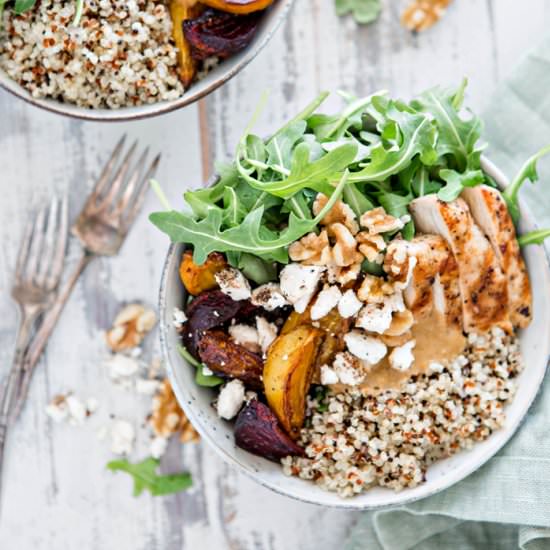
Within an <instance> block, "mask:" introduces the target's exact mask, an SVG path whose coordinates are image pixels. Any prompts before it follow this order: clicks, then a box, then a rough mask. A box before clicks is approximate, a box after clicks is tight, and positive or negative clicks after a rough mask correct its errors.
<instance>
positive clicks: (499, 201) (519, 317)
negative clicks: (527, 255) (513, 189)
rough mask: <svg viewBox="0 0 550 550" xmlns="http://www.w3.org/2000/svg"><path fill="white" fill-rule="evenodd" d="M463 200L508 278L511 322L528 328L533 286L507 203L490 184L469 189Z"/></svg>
mask: <svg viewBox="0 0 550 550" xmlns="http://www.w3.org/2000/svg"><path fill="white" fill-rule="evenodd" d="M461 197H462V198H463V199H464V200H465V201H466V202H467V203H468V206H469V208H470V212H471V213H472V216H473V217H474V220H475V222H476V223H477V225H479V227H480V228H481V230H482V231H483V232H484V233H485V235H487V237H488V239H489V241H490V242H491V244H492V245H493V250H494V251H495V254H496V257H497V258H498V260H499V262H500V266H501V268H502V271H504V274H505V275H506V277H507V280H508V300H509V303H510V320H511V321H512V324H513V325H514V326H517V327H526V326H527V325H528V324H529V322H530V321H531V311H532V296H531V285H530V283H529V276H528V274H527V268H526V267H525V262H524V261H523V258H522V256H521V251H520V248H519V244H518V241H517V238H516V229H515V227H514V222H513V221H512V218H511V217H510V214H509V213H508V208H507V207H506V203H505V202H504V199H503V198H502V195H501V194H500V192H499V191H497V190H496V189H493V188H492V187H489V186H487V185H478V186H477V187H471V188H469V189H465V190H464V191H463V192H462V195H461Z"/></svg>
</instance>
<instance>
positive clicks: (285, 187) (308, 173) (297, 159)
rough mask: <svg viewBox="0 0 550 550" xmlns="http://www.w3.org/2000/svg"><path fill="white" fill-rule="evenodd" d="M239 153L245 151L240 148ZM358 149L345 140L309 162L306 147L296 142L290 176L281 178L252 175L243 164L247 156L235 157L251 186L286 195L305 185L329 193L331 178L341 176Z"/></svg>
mask: <svg viewBox="0 0 550 550" xmlns="http://www.w3.org/2000/svg"><path fill="white" fill-rule="evenodd" d="M240 152H241V155H246V151H244V150H243V149H242V148H241V151H240ZM356 153H357V146H356V145H354V144H351V143H346V144H344V145H341V146H340V147H338V148H336V149H334V150H333V151H330V152H329V153H327V154H326V155H324V156H323V157H321V158H320V159H319V160H317V161H314V162H310V159H309V147H308V145H307V144H305V143H301V144H299V145H297V146H296V147H295V149H294V152H293V155H292V161H291V168H290V173H289V176H288V177H287V178H285V179H282V180H276V181H268V182H263V181H261V180H260V179H258V178H257V177H253V176H252V174H253V173H254V170H253V169H252V170H251V169H250V168H246V167H245V166H244V164H243V161H244V162H247V161H248V159H247V158H246V156H244V157H243V158H241V156H240V155H239V156H238V157H237V161H236V162H237V168H238V170H239V173H240V174H241V177H242V178H243V179H244V180H245V181H246V182H247V183H248V184H249V185H251V186H252V187H254V188H256V189H259V190H260V191H266V192H268V193H270V194H271V195H275V196H277V197H282V198H288V197H291V196H292V195H294V194H295V193H297V192H298V191H301V190H302V189H304V188H309V189H315V190H316V191H320V192H322V193H325V194H326V195H328V194H330V191H328V192H327V190H330V189H331V186H330V182H331V181H334V180H337V179H339V178H340V177H341V174H342V172H343V171H344V170H345V169H346V168H347V167H348V166H349V165H350V164H351V162H352V161H353V159H354V158H355V155H356Z"/></svg>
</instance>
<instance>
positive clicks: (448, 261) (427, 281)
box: [384, 235, 462, 328]
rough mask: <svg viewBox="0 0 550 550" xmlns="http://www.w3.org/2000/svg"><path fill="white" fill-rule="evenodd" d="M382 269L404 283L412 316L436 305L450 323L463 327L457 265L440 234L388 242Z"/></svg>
mask: <svg viewBox="0 0 550 550" xmlns="http://www.w3.org/2000/svg"><path fill="white" fill-rule="evenodd" d="M411 257H414V258H415V261H414V270H413V271H412V275H410V276H409V277H408V269H409V265H410V260H409V258H411ZM384 269H385V271H386V272H387V273H388V274H389V275H390V276H391V277H392V278H393V279H394V280H397V281H400V282H403V283H406V287H405V289H404V291H403V295H404V298H405V303H406V305H407V308H408V309H410V310H411V311H412V313H413V314H414V316H415V318H419V317H423V316H425V315H427V314H429V313H430V312H431V311H432V310H433V309H435V311H437V312H439V313H441V314H443V315H445V317H446V319H447V322H448V323H449V324H453V325H456V326H458V327H460V328H462V300H461V297H460V288H459V283H458V278H459V277H458V265H457V263H456V261H455V258H454V256H453V253H452V252H451V249H450V248H449V245H448V244H447V242H446V241H445V239H444V238H443V237H441V236H440V235H417V236H416V237H414V239H412V240H411V241H405V240H402V239H394V240H393V241H391V243H390V244H389V245H388V249H387V253H386V256H385V260H384ZM407 278H408V279H409V280H407Z"/></svg>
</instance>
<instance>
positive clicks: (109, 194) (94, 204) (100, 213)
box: [0, 136, 160, 460]
mask: <svg viewBox="0 0 550 550" xmlns="http://www.w3.org/2000/svg"><path fill="white" fill-rule="evenodd" d="M124 142H125V136H124V137H123V138H122V139H121V140H120V141H119V143H118V145H117V146H116V147H115V150H114V151H113V153H112V155H111V158H110V159H109V161H108V162H107V164H106V166H105V168H104V169H103V172H102V173H101V175H100V177H99V180H98V181H97V183H96V185H95V187H94V189H93V191H92V193H91V195H90V196H89V197H88V199H87V201H86V203H85V204H84V207H83V209H82V211H81V212H80V214H79V216H78V218H77V219H76V221H75V223H74V224H73V226H72V227H71V232H72V233H73V235H75V236H76V237H77V238H78V239H79V241H80V244H81V246H82V249H83V254H82V256H81V258H80V260H79V262H78V264H77V266H76V267H75V269H74V271H73V272H72V273H71V275H70V277H69V278H68V279H67V282H66V283H65V284H64V285H63V287H62V288H61V290H60V292H59V294H58V296H57V298H56V300H55V302H54V304H53V305H52V307H51V308H50V309H49V310H48V313H47V314H46V315H45V316H44V319H43V322H42V324H41V326H40V329H39V330H38V331H37V333H36V336H35V338H34V339H33V342H32V343H31V345H30V347H29V350H28V352H27V354H26V356H25V363H24V376H23V380H22V383H21V387H20V390H19V393H18V396H17V405H16V408H15V414H14V418H16V417H17V416H18V415H19V413H20V412H21V409H22V407H23V405H24V403H25V401H26V397H27V394H28V390H29V385H30V381H31V378H32V374H33V372H34V369H35V367H36V364H37V362H38V359H39V358H40V355H41V354H42V351H43V350H44V348H45V347H46V343H47V341H48V338H49V337H50V335H51V333H52V331H53V329H54V327H55V324H56V323H57V320H58V319H59V315H60V314H61V311H62V310H63V307H64V306H65V304H66V303H67V300H68V299H69V296H70V294H71V291H72V290H73V288H74V285H75V283H76V281H77V280H78V278H79V277H80V275H81V274H82V272H83V271H84V269H86V267H87V266H88V265H89V263H90V262H91V261H92V260H93V259H94V258H96V257H97V256H114V255H115V254H117V253H118V251H119V249H120V247H121V246H122V243H123V242H124V240H125V238H126V235H127V234H128V231H129V229H130V227H131V226H132V223H133V222H134V220H135V218H136V216H137V214H138V213H139V211H140V209H141V206H142V204H143V201H144V199H145V194H146V193H147V190H148V188H149V187H148V182H149V180H150V179H151V178H152V177H153V175H154V173H155V171H156V169H157V167H158V164H159V162H160V155H157V156H156V157H155V159H154V160H153V162H152V163H151V164H150V165H149V166H148V167H147V169H145V170H144V167H145V163H146V160H147V155H148V149H146V150H145V151H144V152H143V154H142V155H141V157H140V158H139V160H138V161H137V163H136V164H135V166H134V168H133V170H132V171H131V173H130V174H129V171H130V165H131V163H132V158H133V156H134V153H135V150H136V148H137V142H135V143H134V144H133V145H132V147H131V148H130V150H129V151H128V152H127V153H126V155H125V156H124V159H123V160H122V162H121V163H120V165H119V166H118V168H117V165H118V164H119V163H118V160H119V158H120V156H121V153H122V150H123V148H124ZM0 460H1V457H0Z"/></svg>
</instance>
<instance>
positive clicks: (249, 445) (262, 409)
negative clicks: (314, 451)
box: [235, 399, 304, 462]
mask: <svg viewBox="0 0 550 550" xmlns="http://www.w3.org/2000/svg"><path fill="white" fill-rule="evenodd" d="M235 443H236V444H237V446H239V447H240V448H241V449H244V450H245V451H248V452H249V453H253V454H255V455H258V456H262V457H264V458H268V459H269V460H273V461H275V462H278V461H279V460H281V458H284V457H285V456H288V455H293V456H294V455H298V456H302V455H303V454H304V450H303V449H302V448H301V447H299V446H298V445H296V443H294V441H292V439H290V437H289V436H288V435H287V434H286V433H285V432H284V431H283V430H282V429H281V428H280V426H279V423H278V421H277V418H276V417H275V415H274V414H273V413H272V412H271V409H270V408H269V407H268V406H267V405H264V404H263V403H261V402H260V401H258V400H256V399H254V400H252V401H250V403H248V405H247V406H246V407H245V408H244V409H242V411H241V412H240V413H239V416H238V417H237V420H236V422H235Z"/></svg>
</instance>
